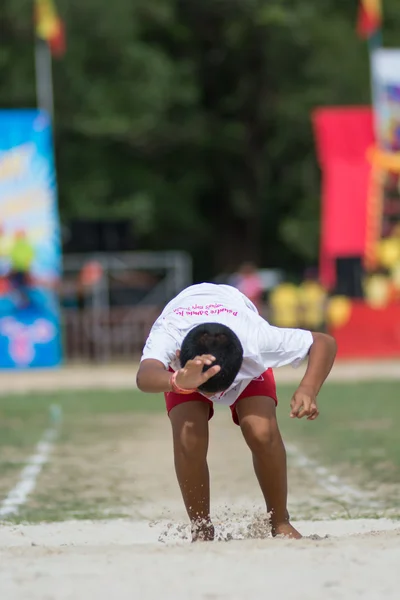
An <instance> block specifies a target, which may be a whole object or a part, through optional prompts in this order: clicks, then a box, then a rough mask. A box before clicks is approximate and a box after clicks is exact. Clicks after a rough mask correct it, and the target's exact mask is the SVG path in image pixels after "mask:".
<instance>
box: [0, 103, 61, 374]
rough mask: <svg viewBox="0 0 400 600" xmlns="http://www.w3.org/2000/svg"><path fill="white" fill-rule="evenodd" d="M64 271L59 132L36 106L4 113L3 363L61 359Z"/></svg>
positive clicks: (0, 165)
mask: <svg viewBox="0 0 400 600" xmlns="http://www.w3.org/2000/svg"><path fill="white" fill-rule="evenodd" d="M60 275H61V247H60V226H59V217H58V207H57V197H56V181H55V168H54V156H53V142H52V131H51V124H50V120H49V117H48V116H47V115H46V114H45V113H43V112H40V111H36V110H2V111H0V368H2V369H12V368H34V367H39V368H40V367H41V368H44V367H54V366H57V365H59V364H60V362H61V335H60V315H59V304H58V299H57V288H58V282H59V278H60Z"/></svg>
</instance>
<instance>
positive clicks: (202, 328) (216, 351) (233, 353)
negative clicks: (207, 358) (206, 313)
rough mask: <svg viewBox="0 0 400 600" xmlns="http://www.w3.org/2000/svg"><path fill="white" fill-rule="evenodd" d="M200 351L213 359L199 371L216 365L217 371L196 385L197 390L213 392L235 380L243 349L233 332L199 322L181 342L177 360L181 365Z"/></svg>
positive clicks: (227, 328)
mask: <svg viewBox="0 0 400 600" xmlns="http://www.w3.org/2000/svg"><path fill="white" fill-rule="evenodd" d="M202 354H212V355H213V356H215V361H214V362H213V363H212V365H209V366H208V365H205V366H204V368H203V371H207V369H209V368H210V367H211V366H214V365H219V366H220V367H221V370H220V371H219V373H217V374H216V375H214V377H211V378H210V379H209V380H208V381H206V382H205V383H203V385H201V386H200V387H199V390H201V391H202V392H206V393H209V394H210V393H211V394H213V393H214V394H215V393H217V392H224V391H225V390H227V389H228V388H229V387H230V386H231V385H232V383H233V382H234V380H235V377H236V375H237V374H238V372H239V369H240V367H241V366H242V361H243V348H242V344H241V343H240V340H239V338H238V337H237V335H236V333H234V332H233V331H232V329H229V327H226V325H221V324H220V323H203V324H202V325H198V326H197V327H195V328H194V329H192V330H191V331H189V333H188V334H187V336H186V337H185V339H184V340H183V342H182V347H181V353H180V357H179V360H180V363H181V366H182V367H184V366H185V364H186V363H187V361H188V360H192V359H193V358H195V357H196V356H201V355H202Z"/></svg>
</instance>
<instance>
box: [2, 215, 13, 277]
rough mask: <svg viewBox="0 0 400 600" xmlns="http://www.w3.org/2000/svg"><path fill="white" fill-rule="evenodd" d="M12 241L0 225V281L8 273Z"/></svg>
mask: <svg viewBox="0 0 400 600" xmlns="http://www.w3.org/2000/svg"><path fill="white" fill-rule="evenodd" d="M11 248H12V240H11V238H10V236H9V235H7V233H6V231H5V229H4V227H3V226H2V225H1V224H0V279H3V278H5V277H6V276H7V275H8V274H9V272H10V265H11V257H10V253H11Z"/></svg>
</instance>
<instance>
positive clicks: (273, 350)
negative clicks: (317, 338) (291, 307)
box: [258, 321, 313, 368]
mask: <svg viewBox="0 0 400 600" xmlns="http://www.w3.org/2000/svg"><path fill="white" fill-rule="evenodd" d="M258 339H259V349H260V354H261V356H262V359H263V361H264V365H265V367H266V368H274V367H284V366H285V365H292V366H293V367H298V366H299V365H300V364H301V362H302V361H303V360H304V359H305V358H306V356H307V354H308V352H309V350H310V348H311V345H312V343H313V337H312V333H311V331H305V330H303V329H285V328H280V327H273V326H272V325H269V323H267V322H266V321H264V323H263V324H262V326H261V328H260V331H259V338H258Z"/></svg>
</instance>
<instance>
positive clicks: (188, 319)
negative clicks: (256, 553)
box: [137, 283, 336, 541]
mask: <svg viewBox="0 0 400 600" xmlns="http://www.w3.org/2000/svg"><path fill="white" fill-rule="evenodd" d="M335 355H336V343H335V341H334V339H333V338H331V337H330V336H328V335H325V334H323V333H311V332H310V331H303V330H300V329H279V328H277V327H272V326H271V325H270V324H269V323H268V322H267V321H265V320H264V319H263V318H262V317H261V316H260V315H259V313H258V311H257V308H256V307H255V305H254V304H253V303H252V302H251V301H250V300H249V299H248V298H247V297H246V296H245V295H244V294H242V293H241V292H240V291H238V290H237V289H235V288H234V287H231V286H228V285H215V284H209V283H203V284H200V285H194V286H191V287H189V288H187V289H185V290H183V292H181V293H180V294H178V296H176V298H174V299H173V300H172V301H171V302H170V303H169V304H167V306H166V307H165V309H164V311H163V312H162V314H161V316H160V317H159V318H158V319H157V321H156V322H155V323H154V325H153V327H152V329H151V331H150V335H149V337H148V339H147V342H146V345H145V347H144V350H143V355H142V359H141V363H140V367H139V371H138V374H137V385H138V388H139V389H140V390H141V391H142V392H147V393H152V394H154V393H162V392H164V394H165V402H166V408H167V412H168V415H169V418H170V421H171V425H172V433H173V445H174V458H175V469H176V474H177V478H178V482H179V486H180V488H181V492H182V496H183V500H184V503H185V506H186V510H187V513H188V516H189V519H190V522H191V526H192V539H193V541H197V540H201V541H210V540H212V539H214V527H213V525H212V521H211V516H210V481H209V471H208V464H207V452H208V437H209V431H208V421H209V419H211V418H212V416H213V413H214V408H213V405H214V403H216V404H222V405H226V406H229V407H230V410H231V414H232V419H233V421H234V423H235V424H236V425H239V426H240V428H241V430H242V434H243V437H244V439H245V441H246V443H247V445H248V447H249V448H250V451H251V453H252V456H253V464H254V469H255V473H256V476H257V479H258V481H259V484H260V488H261V490H262V493H263V496H264V499H265V502H266V507H267V511H268V512H269V513H270V516H271V526H272V534H273V535H274V536H276V535H284V536H287V537H291V538H300V537H301V535H300V533H299V532H298V531H297V530H296V529H295V528H294V527H293V526H292V525H291V524H290V522H289V514H288V511H287V468H286V453H285V447H284V445H283V442H282V438H281V434H280V431H279V428H278V423H277V419H276V405H277V394H276V385H275V379H274V375H273V372H272V368H276V367H280V366H284V365H289V364H292V365H293V366H297V365H298V364H299V363H300V362H301V361H302V360H303V359H305V358H306V357H308V366H307V369H306V372H305V375H304V377H303V379H302V381H301V383H300V385H299V387H298V388H297V391H296V392H295V393H294V395H293V397H292V401H291V412H290V416H291V417H292V418H299V419H301V418H303V417H306V418H308V419H309V420H310V421H313V420H314V419H316V418H317V417H318V414H319V412H318V408H317V395H318V393H319V391H320V389H321V386H322V384H323V383H324V381H325V379H326V378H327V376H328V374H329V372H330V370H331V368H332V365H333V361H334V359H335Z"/></svg>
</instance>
